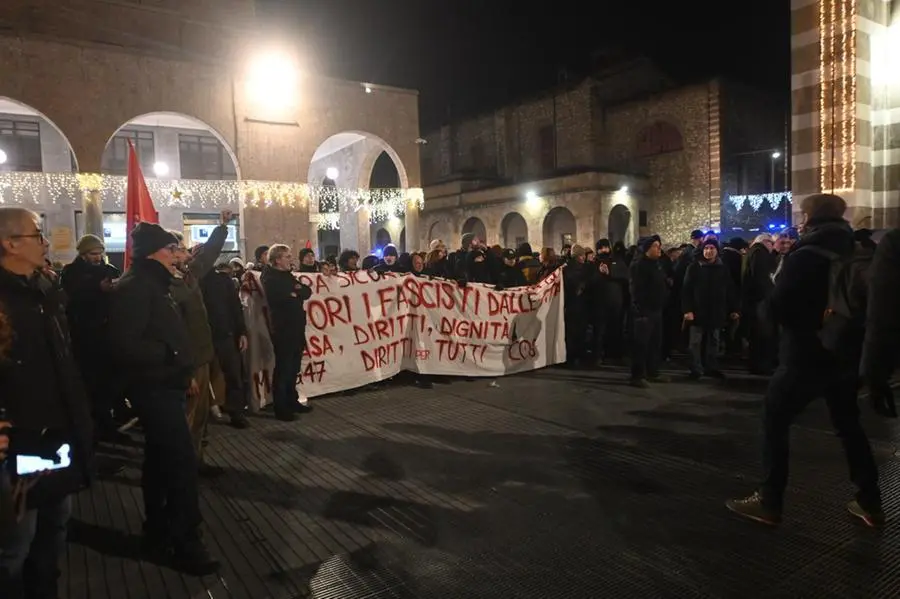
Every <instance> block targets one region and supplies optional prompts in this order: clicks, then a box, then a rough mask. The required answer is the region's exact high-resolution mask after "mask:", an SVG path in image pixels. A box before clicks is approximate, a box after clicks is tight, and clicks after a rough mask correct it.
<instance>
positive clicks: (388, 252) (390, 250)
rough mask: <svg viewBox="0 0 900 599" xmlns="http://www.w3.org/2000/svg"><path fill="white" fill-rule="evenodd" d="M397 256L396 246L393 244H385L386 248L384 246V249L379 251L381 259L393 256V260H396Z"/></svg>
mask: <svg viewBox="0 0 900 599" xmlns="http://www.w3.org/2000/svg"><path fill="white" fill-rule="evenodd" d="M398 255H399V252H397V246H396V245H394V244H393V243H389V244H387V245H386V246H384V249H383V250H382V251H381V256H382V258H387V257H388V256H393V257H394V258H396V257H397V256H398Z"/></svg>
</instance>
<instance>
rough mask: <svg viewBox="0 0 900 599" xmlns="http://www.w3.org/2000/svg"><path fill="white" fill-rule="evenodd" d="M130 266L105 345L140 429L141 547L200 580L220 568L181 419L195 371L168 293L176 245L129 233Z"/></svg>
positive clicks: (160, 232) (156, 231)
mask: <svg viewBox="0 0 900 599" xmlns="http://www.w3.org/2000/svg"><path fill="white" fill-rule="evenodd" d="M131 238H132V247H133V257H134V263H133V264H132V266H131V268H130V269H129V271H128V272H127V273H125V275H124V276H123V277H122V279H121V280H120V281H119V284H118V285H117V288H116V291H115V292H114V293H113V298H112V304H111V307H110V342H111V349H112V351H113V355H114V356H115V358H116V360H117V362H118V365H119V366H120V368H121V369H122V371H123V374H124V375H125V377H126V390H127V394H128V397H129V399H130V400H131V403H132V404H133V405H134V407H135V409H136V410H137V412H138V417H139V418H140V420H141V424H142V426H143V428H144V441H145V445H144V469H143V479H142V481H141V486H142V488H143V492H144V511H145V516H146V521H145V523H144V541H145V546H146V548H147V549H148V550H149V551H151V552H154V553H161V554H166V555H167V556H168V554H170V553H171V558H172V563H173V565H174V566H175V567H176V568H178V569H180V570H182V571H184V572H186V573H188V574H194V575H198V576H202V575H206V574H211V573H213V572H215V571H216V570H217V569H218V565H219V564H218V562H217V561H216V560H214V559H213V558H212V557H211V556H210V555H209V552H208V551H207V550H206V547H205V546H204V545H203V542H202V540H201V538H200V530H199V529H200V523H201V520H202V518H201V516H200V505H199V497H198V488H197V475H198V473H197V455H196V453H195V451H194V446H193V444H192V441H191V433H190V430H189V429H188V423H187V419H186V418H185V402H186V399H187V391H188V388H189V386H190V384H191V377H192V374H193V370H194V360H193V357H192V355H191V340H190V338H189V334H188V329H187V326H186V325H185V323H184V320H183V319H182V316H181V312H180V310H179V308H178V305H177V304H176V302H175V300H174V298H173V297H172V293H171V285H172V278H173V276H174V272H175V259H176V255H175V253H176V251H177V250H178V240H177V239H176V238H175V236H174V235H172V234H171V233H169V232H168V231H166V230H165V229H163V228H162V227H160V226H159V225H154V224H149V223H140V224H138V226H137V227H135V229H134V231H133V232H132V233H131Z"/></svg>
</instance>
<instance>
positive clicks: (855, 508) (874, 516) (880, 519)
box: [847, 499, 884, 528]
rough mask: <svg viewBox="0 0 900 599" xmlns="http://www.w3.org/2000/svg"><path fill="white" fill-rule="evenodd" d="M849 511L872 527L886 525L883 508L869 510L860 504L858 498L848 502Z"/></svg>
mask: <svg viewBox="0 0 900 599" xmlns="http://www.w3.org/2000/svg"><path fill="white" fill-rule="evenodd" d="M847 511H848V512H850V514H851V515H853V516H856V517H857V518H859V519H860V520H862V521H863V523H865V525H866V526H868V527H870V528H880V527H882V526H884V512H883V511H881V509H880V508H879V509H877V510H867V509H866V508H864V507H863V506H861V505H860V504H859V502H858V501H857V500H855V499H854V500H853V501H851V502H850V503H848V504H847Z"/></svg>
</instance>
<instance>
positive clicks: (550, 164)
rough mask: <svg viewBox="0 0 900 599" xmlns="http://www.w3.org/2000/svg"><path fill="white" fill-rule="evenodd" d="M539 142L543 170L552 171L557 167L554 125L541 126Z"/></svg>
mask: <svg viewBox="0 0 900 599" xmlns="http://www.w3.org/2000/svg"><path fill="white" fill-rule="evenodd" d="M538 143H539V144H540V151H541V170H543V171H552V170H553V169H555V168H556V132H555V131H554V130H553V125H546V126H544V127H541V128H540V130H539V131H538Z"/></svg>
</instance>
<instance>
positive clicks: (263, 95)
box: [0, 0, 421, 261]
mask: <svg viewBox="0 0 900 599" xmlns="http://www.w3.org/2000/svg"><path fill="white" fill-rule="evenodd" d="M254 14H255V11H254V3H253V1H252V0H141V1H140V2H137V1H135V0H5V1H4V2H2V3H0V72H2V73H3V77H2V78H0V152H2V154H0V194H2V196H0V201H3V202H5V203H18V204H21V205H24V206H27V207H29V208H31V209H34V210H35V211H37V212H39V213H41V214H42V215H43V217H44V227H45V229H46V230H47V231H48V232H50V233H51V252H52V255H53V257H54V258H55V259H59V260H63V261H65V260H68V259H70V258H71V257H72V255H73V253H74V247H73V240H74V239H76V238H77V237H78V235H80V234H81V233H83V232H85V231H88V230H92V231H97V232H102V233H104V234H108V235H107V237H108V239H107V242H108V244H110V245H111V246H112V247H116V246H117V244H119V242H121V241H123V239H121V235H122V234H123V232H124V228H123V225H122V216H123V213H124V206H123V192H124V177H123V175H124V172H125V157H126V155H127V154H126V149H127V140H128V139H130V140H132V141H133V143H134V144H135V146H136V147H137V149H138V153H139V155H140V159H141V162H142V164H143V170H144V174H145V176H146V177H147V178H148V185H149V187H150V190H151V193H152V194H153V196H154V201H155V202H156V205H157V208H158V209H159V212H160V219H161V222H162V224H163V225H164V226H168V227H170V228H173V229H182V228H183V229H184V230H185V232H186V233H191V234H192V236H194V235H193V234H194V233H196V234H198V235H200V236H201V237H202V235H203V227H204V226H207V225H208V224H210V223H211V222H212V221H213V220H214V218H215V214H216V213H217V212H218V211H219V210H221V209H222V208H230V209H232V210H234V211H235V212H240V221H239V225H238V226H237V227H236V230H235V232H234V236H233V249H234V250H241V251H242V252H243V251H245V248H248V247H249V248H250V249H252V247H254V246H256V245H258V244H262V243H272V242H276V241H280V242H285V243H289V244H291V245H293V246H295V247H297V246H302V245H303V244H305V243H306V242H307V241H310V242H312V244H313V245H314V246H315V245H317V244H318V243H319V242H320V241H321V240H322V238H323V234H324V232H323V231H322V230H321V229H322V228H323V225H325V227H324V228H328V227H331V228H332V229H334V230H335V231H337V229H336V227H338V226H340V228H339V231H337V232H336V233H335V232H332V233H328V234H324V235H325V236H327V235H331V236H332V240H331V243H334V241H335V240H334V239H333V238H334V236H335V235H336V236H337V237H338V239H337V245H338V246H342V247H352V248H359V249H360V250H361V251H365V250H368V249H369V248H370V247H371V238H373V237H374V235H375V234H376V232H377V231H380V230H381V228H383V227H388V228H389V229H391V230H392V231H393V232H394V235H395V237H396V238H400V237H402V236H405V231H404V227H405V228H406V230H408V232H409V234H410V237H411V238H413V239H416V238H418V237H419V233H418V232H417V222H418V221H417V213H418V206H419V205H420V203H421V189H420V186H421V182H420V172H419V151H418V145H417V144H416V140H417V139H418V138H419V128H418V95H417V93H416V92H415V91H412V90H404V89H396V88H390V87H386V86H379V85H376V84H373V83H361V82H351V81H342V80H336V79H332V78H328V77H324V76H319V75H314V74H310V73H304V72H303V70H302V60H300V59H299V58H300V57H297V55H296V52H294V51H293V50H292V49H291V48H290V46H288V45H278V46H277V47H275V46H274V45H273V47H272V48H269V47H268V46H267V43H268V42H269V41H270V40H269V39H268V38H267V37H266V35H265V32H259V31H257V30H256V24H255V22H254ZM261 40H264V41H261ZM384 163H386V164H387V166H388V167H389V168H392V169H393V170H394V177H393V179H394V181H396V184H395V187H394V188H391V189H378V190H375V189H372V188H373V187H375V186H376V185H374V184H373V182H374V179H373V177H372V173H373V171H374V170H378V168H380V167H379V165H382V166H383V165H384ZM326 175H331V176H330V177H328V176H326ZM388 178H389V179H390V177H388ZM326 179H327V180H326ZM381 187H383V185H381ZM98 208H99V209H102V212H103V213H104V215H103V219H102V222H100V220H99V218H98V219H95V220H96V222H94V221H91V218H90V215H91V214H95V213H97V209H98Z"/></svg>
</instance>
